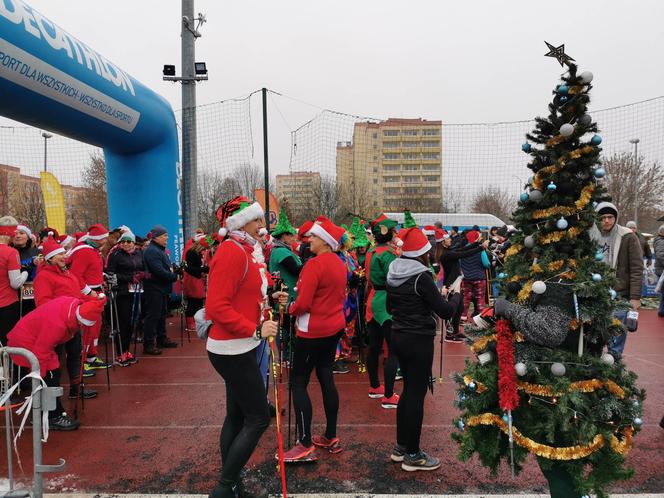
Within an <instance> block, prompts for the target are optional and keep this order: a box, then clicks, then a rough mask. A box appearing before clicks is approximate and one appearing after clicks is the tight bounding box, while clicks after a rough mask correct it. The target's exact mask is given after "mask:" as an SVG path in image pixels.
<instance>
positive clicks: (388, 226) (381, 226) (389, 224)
mask: <svg viewBox="0 0 664 498" xmlns="http://www.w3.org/2000/svg"><path fill="white" fill-rule="evenodd" d="M398 224H399V222H398V221H396V220H392V219H390V218H388V217H387V216H386V215H385V214H384V213H383V214H381V215H380V216H379V217H378V218H376V219H375V220H373V221H372V222H371V233H373V234H374V235H379V234H382V235H386V234H387V232H389V231H390V230H392V229H393V228H396V227H397V225H398Z"/></svg>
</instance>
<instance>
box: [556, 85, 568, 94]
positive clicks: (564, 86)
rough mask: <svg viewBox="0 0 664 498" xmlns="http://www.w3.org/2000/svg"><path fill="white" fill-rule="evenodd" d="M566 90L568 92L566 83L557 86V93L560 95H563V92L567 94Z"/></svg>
mask: <svg viewBox="0 0 664 498" xmlns="http://www.w3.org/2000/svg"><path fill="white" fill-rule="evenodd" d="M567 92H569V88H568V86H567V85H560V86H559V87H558V93H560V94H562V95H565V94H567Z"/></svg>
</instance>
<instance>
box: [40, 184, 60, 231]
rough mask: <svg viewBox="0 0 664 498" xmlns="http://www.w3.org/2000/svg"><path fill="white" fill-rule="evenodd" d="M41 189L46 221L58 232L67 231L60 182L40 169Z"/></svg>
mask: <svg viewBox="0 0 664 498" xmlns="http://www.w3.org/2000/svg"><path fill="white" fill-rule="evenodd" d="M40 176H41V190H42V195H43V196H44V211H46V223H47V224H48V226H50V227H51V228H55V229H56V230H57V231H58V233H67V230H66V223H65V221H66V220H65V198H64V196H63V195H62V189H61V188H60V182H58V179H57V178H56V177H55V176H54V175H53V174H52V173H49V172H48V171H42V172H41V173H40Z"/></svg>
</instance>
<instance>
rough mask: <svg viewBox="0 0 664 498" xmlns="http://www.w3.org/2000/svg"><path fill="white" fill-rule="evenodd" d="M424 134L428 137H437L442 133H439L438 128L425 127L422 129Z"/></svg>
mask: <svg viewBox="0 0 664 498" xmlns="http://www.w3.org/2000/svg"><path fill="white" fill-rule="evenodd" d="M422 135H424V136H426V137H437V136H438V135H440V133H438V130H436V129H431V128H425V129H424V130H422Z"/></svg>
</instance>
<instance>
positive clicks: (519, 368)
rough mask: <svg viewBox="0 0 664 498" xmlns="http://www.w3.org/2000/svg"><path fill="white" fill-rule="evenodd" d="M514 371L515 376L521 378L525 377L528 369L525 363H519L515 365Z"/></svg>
mask: <svg viewBox="0 0 664 498" xmlns="http://www.w3.org/2000/svg"><path fill="white" fill-rule="evenodd" d="M514 370H515V371H516V374H517V375H518V376H519V377H523V376H524V375H526V372H527V371H528V368H527V367H526V364H525V363H522V362H519V363H517V364H516V365H514Z"/></svg>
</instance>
